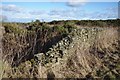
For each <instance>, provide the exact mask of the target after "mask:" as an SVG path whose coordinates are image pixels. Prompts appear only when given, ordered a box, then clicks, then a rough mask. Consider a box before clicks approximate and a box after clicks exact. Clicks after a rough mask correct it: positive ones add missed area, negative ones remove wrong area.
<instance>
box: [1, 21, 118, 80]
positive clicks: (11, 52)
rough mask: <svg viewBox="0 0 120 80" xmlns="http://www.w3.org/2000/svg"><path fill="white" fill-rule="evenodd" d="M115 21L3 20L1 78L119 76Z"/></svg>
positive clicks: (113, 78)
mask: <svg viewBox="0 0 120 80" xmlns="http://www.w3.org/2000/svg"><path fill="white" fill-rule="evenodd" d="M119 23H120V20H119V19H115V20H81V21H78V20H66V21H52V22H40V21H39V20H36V21H34V22H30V23H7V22H6V23H5V22H4V23H3V24H2V26H1V27H2V28H3V29H2V34H3V37H2V41H1V43H2V59H3V63H4V64H3V67H4V68H2V69H3V72H4V73H2V74H1V75H2V78H34V79H40V78H63V79H66V78H74V79H75V78H86V79H96V78H100V79H105V80H106V79H110V80H117V79H120V35H119V34H120V24H119ZM0 64H1V62H0ZM0 68H1V67H0Z"/></svg>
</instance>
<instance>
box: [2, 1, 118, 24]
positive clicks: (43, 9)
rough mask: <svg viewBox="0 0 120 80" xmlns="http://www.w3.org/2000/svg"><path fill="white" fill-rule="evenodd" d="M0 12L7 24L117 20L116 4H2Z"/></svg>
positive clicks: (55, 2)
mask: <svg viewBox="0 0 120 80" xmlns="http://www.w3.org/2000/svg"><path fill="white" fill-rule="evenodd" d="M0 10H2V13H0V17H1V18H2V20H3V21H7V22H31V21H32V20H36V19H39V20H40V21H46V22H49V21H53V20H99V19H103V20H104V19H116V18H118V2H73V1H68V2H67V1H66V2H57V1H54V2H53V1H51V2H50V1H49V2H2V5H1V6H0Z"/></svg>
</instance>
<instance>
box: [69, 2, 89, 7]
mask: <svg viewBox="0 0 120 80" xmlns="http://www.w3.org/2000/svg"><path fill="white" fill-rule="evenodd" d="M86 2H87V0H69V1H68V3H67V4H68V6H71V7H76V6H81V5H84V4H85V3H86Z"/></svg>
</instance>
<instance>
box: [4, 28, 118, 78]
mask: <svg viewBox="0 0 120 80" xmlns="http://www.w3.org/2000/svg"><path fill="white" fill-rule="evenodd" d="M88 35H91V34H88ZM118 40H120V39H119V31H118V28H112V27H110V28H103V30H102V31H101V32H99V33H98V34H97V35H96V38H95V39H92V37H91V38H88V40H87V42H82V41H80V40H78V41H73V42H75V43H74V47H73V48H72V47H70V48H69V49H68V50H67V53H68V55H65V56H64V57H63V58H62V59H60V60H59V61H58V62H57V63H55V64H48V65H45V66H42V65H41V64H39V65H37V66H36V64H34V61H33V62H32V61H30V62H29V61H26V62H24V63H21V64H20V65H19V66H18V67H17V68H11V66H9V65H7V66H6V67H7V68H6V69H5V71H6V73H5V74H4V77H14V78H15V77H21V78H34V77H37V78H39V77H40V78H47V77H49V76H50V77H56V78H80V77H85V76H86V75H87V74H89V73H92V74H91V75H92V76H94V77H97V76H96V71H97V70H98V69H100V68H101V66H104V64H103V63H102V61H104V59H105V58H104V57H105V55H109V56H112V54H113V53H115V52H116V51H118V52H119V50H118V46H119V44H118ZM118 58H119V57H118Z"/></svg>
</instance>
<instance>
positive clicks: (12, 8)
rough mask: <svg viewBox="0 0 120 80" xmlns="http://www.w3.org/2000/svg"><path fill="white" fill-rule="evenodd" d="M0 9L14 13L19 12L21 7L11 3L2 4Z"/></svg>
mask: <svg viewBox="0 0 120 80" xmlns="http://www.w3.org/2000/svg"><path fill="white" fill-rule="evenodd" d="M0 9H2V11H9V12H16V13H20V12H21V10H22V9H21V8H19V7H17V6H16V5H13V4H9V5H2V6H0Z"/></svg>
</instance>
